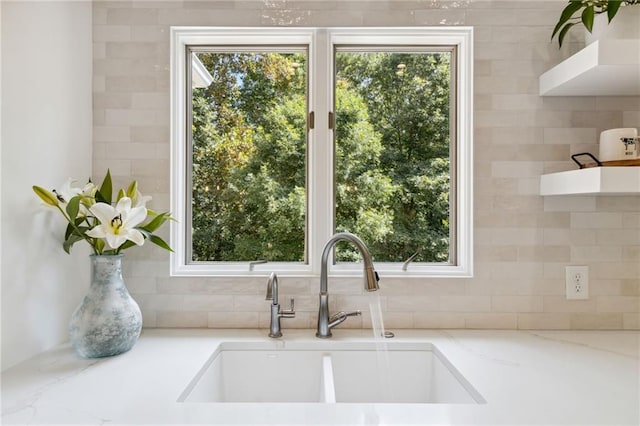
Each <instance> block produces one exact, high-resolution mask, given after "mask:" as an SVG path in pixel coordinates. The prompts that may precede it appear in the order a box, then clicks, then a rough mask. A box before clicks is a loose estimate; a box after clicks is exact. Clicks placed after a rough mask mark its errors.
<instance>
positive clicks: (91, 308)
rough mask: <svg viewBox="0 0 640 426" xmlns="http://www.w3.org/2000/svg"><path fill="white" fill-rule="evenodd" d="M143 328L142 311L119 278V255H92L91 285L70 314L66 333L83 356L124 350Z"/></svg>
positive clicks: (107, 354)
mask: <svg viewBox="0 0 640 426" xmlns="http://www.w3.org/2000/svg"><path fill="white" fill-rule="evenodd" d="M141 330H142V313H141V312H140V308H139V307H138V304H137V303H136V301H135V300H133V298H132V297H131V295H129V292H128V291H127V287H126V286H125V284H124V280H123V279H122V255H92V256H91V286H90V287H89V292H88V294H87V295H86V296H85V297H84V300H83V301H82V303H81V304H80V306H78V307H77V308H76V310H75V312H74V313H73V315H72V316H71V322H70V324H69V337H70V338H71V344H72V346H73V347H74V349H75V350H76V351H77V352H78V354H80V355H81V356H83V357H85V358H102V357H107V356H113V355H118V354H121V353H123V352H127V351H128V350H129V349H131V348H132V347H133V345H135V344H136V342H137V340H138V337H139V336H140V331H141Z"/></svg>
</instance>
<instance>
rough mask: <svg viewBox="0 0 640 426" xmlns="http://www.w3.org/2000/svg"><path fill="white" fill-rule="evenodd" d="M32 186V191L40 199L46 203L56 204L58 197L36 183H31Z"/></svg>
mask: <svg viewBox="0 0 640 426" xmlns="http://www.w3.org/2000/svg"><path fill="white" fill-rule="evenodd" d="M32 188H33V192H35V193H36V195H37V196H38V197H40V199H41V200H42V201H44V202H45V203H47V204H48V205H50V206H54V207H55V206H57V205H58V198H57V197H56V196H55V195H53V193H52V192H50V191H47V190H46V189H44V188H42V187H40V186H37V185H33V186H32Z"/></svg>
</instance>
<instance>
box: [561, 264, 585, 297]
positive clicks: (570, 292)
mask: <svg viewBox="0 0 640 426" xmlns="http://www.w3.org/2000/svg"><path fill="white" fill-rule="evenodd" d="M565 282H566V285H567V299H570V300H585V299H588V298H589V267H588V266H567V267H566V268H565Z"/></svg>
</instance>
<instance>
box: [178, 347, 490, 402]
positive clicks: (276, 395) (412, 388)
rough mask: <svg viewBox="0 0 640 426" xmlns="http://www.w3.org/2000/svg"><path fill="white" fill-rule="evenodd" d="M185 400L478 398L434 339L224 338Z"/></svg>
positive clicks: (369, 400)
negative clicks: (317, 339)
mask: <svg viewBox="0 0 640 426" xmlns="http://www.w3.org/2000/svg"><path fill="white" fill-rule="evenodd" d="M178 401H179V402H208V403H230V402H231V403H232V402H256V403H263V402H271V403H277V402H286V403H293V402H302V403H328V404H334V403H410V404H416V403H417V404H438V403H444V404H475V403H484V402H485V401H484V399H483V398H482V396H481V395H480V394H479V393H478V392H477V391H476V390H475V389H474V388H473V386H472V385H471V384H470V383H469V382H468V381H467V380H466V379H465V378H464V377H463V376H462V375H461V374H460V373H459V372H458V370H456V368H455V367H454V366H453V365H452V364H451V363H450V362H449V361H448V360H447V359H446V358H445V357H444V355H443V354H442V353H441V352H440V351H439V350H438V349H437V348H436V347H435V346H434V345H432V344H430V343H399V344H391V343H385V344H384V345H381V344H379V343H375V342H370V343H369V342H225V343H222V344H220V345H219V346H218V348H217V349H216V351H215V352H214V353H213V354H212V355H211V357H210V358H209V360H208V361H207V362H206V363H205V364H204V366H203V367H202V368H201V369H200V371H199V372H198V373H197V374H196V376H195V377H194V378H193V379H192V380H191V382H190V383H189V384H188V385H187V387H186V388H185V390H184V391H183V392H182V394H181V395H180V397H179V399H178Z"/></svg>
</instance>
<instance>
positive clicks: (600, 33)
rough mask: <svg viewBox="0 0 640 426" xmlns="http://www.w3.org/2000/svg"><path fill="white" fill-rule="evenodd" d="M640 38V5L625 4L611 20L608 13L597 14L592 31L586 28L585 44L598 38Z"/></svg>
mask: <svg viewBox="0 0 640 426" xmlns="http://www.w3.org/2000/svg"><path fill="white" fill-rule="evenodd" d="M637 38H640V5H635V6H623V7H621V8H620V9H619V10H618V13H617V14H616V16H614V17H613V20H612V21H611V22H609V18H608V17H607V14H606V13H600V14H598V15H596V17H595V19H594V21H593V28H592V31H591V32H589V31H587V30H585V44H587V45H589V44H591V43H593V42H594V41H597V40H617V39H637Z"/></svg>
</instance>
